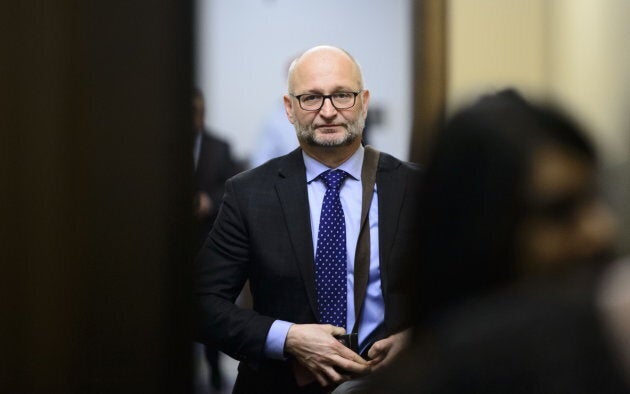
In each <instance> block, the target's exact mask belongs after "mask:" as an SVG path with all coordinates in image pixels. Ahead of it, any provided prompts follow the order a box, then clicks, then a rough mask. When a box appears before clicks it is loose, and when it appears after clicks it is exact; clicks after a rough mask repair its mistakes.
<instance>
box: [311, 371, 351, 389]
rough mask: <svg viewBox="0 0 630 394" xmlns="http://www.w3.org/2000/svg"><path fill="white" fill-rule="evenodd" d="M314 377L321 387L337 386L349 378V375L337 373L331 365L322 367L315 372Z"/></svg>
mask: <svg viewBox="0 0 630 394" xmlns="http://www.w3.org/2000/svg"><path fill="white" fill-rule="evenodd" d="M315 378H316V379H317V381H318V382H319V384H320V385H321V386H322V387H328V386H338V385H340V384H341V383H343V382H345V381H347V380H350V377H349V376H347V375H343V374H341V373H339V372H338V371H336V370H335V369H334V368H333V367H331V366H326V367H323V368H322V369H321V371H320V372H319V373H317V374H315Z"/></svg>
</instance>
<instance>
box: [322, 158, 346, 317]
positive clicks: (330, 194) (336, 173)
mask: <svg viewBox="0 0 630 394" xmlns="http://www.w3.org/2000/svg"><path fill="white" fill-rule="evenodd" d="M347 175H348V174H347V173H346V172H344V171H342V170H333V171H330V170H328V171H326V172H324V173H322V174H321V175H320V178H322V180H323V181H324V183H325V184H326V187H327V189H326V194H325V195H324V202H323V204H322V213H321V216H320V218H319V232H318V233H317V251H316V252H315V276H316V282H317V283H316V284H317V306H318V308H319V315H320V318H321V321H320V323H324V324H332V325H334V326H337V327H344V328H345V327H346V311H347V304H346V303H347V288H346V259H347V257H346V222H345V219H344V216H343V208H342V207H341V200H340V199H339V189H340V188H341V184H342V183H343V180H344V179H345V178H346V176H347Z"/></svg>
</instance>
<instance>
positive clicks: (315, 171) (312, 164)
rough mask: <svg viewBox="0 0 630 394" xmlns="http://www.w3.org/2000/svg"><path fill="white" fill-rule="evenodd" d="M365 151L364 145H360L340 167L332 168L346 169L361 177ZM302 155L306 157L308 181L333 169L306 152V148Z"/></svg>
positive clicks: (354, 175) (353, 176) (349, 172)
mask: <svg viewBox="0 0 630 394" xmlns="http://www.w3.org/2000/svg"><path fill="white" fill-rule="evenodd" d="M364 151H365V149H364V148H363V145H359V149H357V150H356V152H354V153H353V154H352V156H350V157H349V158H348V160H346V161H344V162H343V163H341V165H339V167H337V168H332V169H333V170H336V169H340V170H344V171H345V172H347V173H348V174H349V175H350V176H351V177H352V178H354V179H356V180H359V179H361V167H362V165H363V154H364ZM302 156H303V157H304V165H305V166H306V182H307V183H311V182H313V180H315V178H317V177H318V176H319V175H320V174H321V173H322V172H324V171H326V170H330V169H331V168H329V167H327V166H326V165H324V164H322V163H320V162H319V161H317V160H315V159H314V158H312V157H311V156H309V155H308V154H307V153H306V152H304V150H302Z"/></svg>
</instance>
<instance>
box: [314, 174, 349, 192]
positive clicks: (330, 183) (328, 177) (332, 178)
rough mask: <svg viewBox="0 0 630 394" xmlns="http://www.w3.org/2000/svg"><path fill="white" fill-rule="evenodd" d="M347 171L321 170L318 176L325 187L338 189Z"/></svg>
mask: <svg viewBox="0 0 630 394" xmlns="http://www.w3.org/2000/svg"><path fill="white" fill-rule="evenodd" d="M346 176H348V173H347V172H345V171H344V170H328V171H325V172H322V173H321V175H320V177H321V178H322V180H323V181H324V184H326V187H327V188H329V189H330V188H333V189H339V188H340V187H341V183H342V182H343V180H344V179H346Z"/></svg>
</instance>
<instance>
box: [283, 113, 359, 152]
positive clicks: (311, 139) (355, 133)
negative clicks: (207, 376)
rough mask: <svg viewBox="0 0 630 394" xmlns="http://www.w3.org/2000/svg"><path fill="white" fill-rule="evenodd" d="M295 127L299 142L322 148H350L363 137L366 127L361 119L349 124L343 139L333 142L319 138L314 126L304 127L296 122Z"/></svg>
mask: <svg viewBox="0 0 630 394" xmlns="http://www.w3.org/2000/svg"><path fill="white" fill-rule="evenodd" d="M294 127H295V132H296V133H297V137H298V140H300V141H303V142H306V143H307V144H308V145H311V146H321V147H333V146H348V145H351V144H352V143H353V142H354V141H355V140H356V139H357V138H360V137H361V135H362V133H363V128H364V127H365V119H364V118H363V117H359V118H358V119H357V120H356V121H354V122H351V123H348V124H347V125H346V126H345V129H346V132H345V133H344V134H343V135H342V136H341V137H339V138H336V139H333V140H329V139H326V140H323V139H319V138H317V137H316V136H315V127H313V125H302V124H300V123H298V122H296V123H295V124H294Z"/></svg>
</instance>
